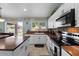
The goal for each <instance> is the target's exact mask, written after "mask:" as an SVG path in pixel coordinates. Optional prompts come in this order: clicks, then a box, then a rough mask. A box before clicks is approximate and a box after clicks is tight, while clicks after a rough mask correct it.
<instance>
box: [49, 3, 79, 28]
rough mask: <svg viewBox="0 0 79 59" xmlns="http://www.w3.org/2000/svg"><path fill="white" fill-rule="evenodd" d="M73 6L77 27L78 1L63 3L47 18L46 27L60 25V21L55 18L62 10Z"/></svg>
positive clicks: (78, 16) (78, 15)
mask: <svg viewBox="0 0 79 59" xmlns="http://www.w3.org/2000/svg"><path fill="white" fill-rule="evenodd" d="M73 8H75V20H76V26H77V27H79V20H78V19H79V4H78V3H76V4H75V3H64V4H62V5H61V6H60V7H59V9H58V10H57V11H56V12H55V13H54V14H53V15H52V16H51V17H50V18H49V19H48V28H57V27H59V26H60V27H61V26H62V25H61V24H60V23H57V22H56V19H57V18H58V17H60V16H61V15H62V13H63V12H66V11H68V10H70V9H73Z"/></svg>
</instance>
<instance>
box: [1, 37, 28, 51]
mask: <svg viewBox="0 0 79 59" xmlns="http://www.w3.org/2000/svg"><path fill="white" fill-rule="evenodd" d="M28 38H29V36H25V39H22V42H19V43H17V44H16V41H15V36H10V37H7V38H3V39H0V51H14V50H15V49H17V48H18V47H19V46H20V45H21V44H23V43H24V42H25V41H26V40H27V39H28Z"/></svg>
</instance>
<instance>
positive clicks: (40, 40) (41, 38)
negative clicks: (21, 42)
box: [29, 35, 47, 44]
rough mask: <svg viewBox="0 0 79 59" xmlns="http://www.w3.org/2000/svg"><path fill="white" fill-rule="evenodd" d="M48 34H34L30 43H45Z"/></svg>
mask: <svg viewBox="0 0 79 59" xmlns="http://www.w3.org/2000/svg"><path fill="white" fill-rule="evenodd" d="M46 39H47V38H46V36H44V35H33V36H31V37H30V38H29V43H30V44H45V43H46Z"/></svg>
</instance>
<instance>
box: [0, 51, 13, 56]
mask: <svg viewBox="0 0 79 59" xmlns="http://www.w3.org/2000/svg"><path fill="white" fill-rule="evenodd" d="M0 56H12V51H0Z"/></svg>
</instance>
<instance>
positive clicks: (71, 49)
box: [62, 46, 79, 56]
mask: <svg viewBox="0 0 79 59" xmlns="http://www.w3.org/2000/svg"><path fill="white" fill-rule="evenodd" d="M62 48H63V49H64V50H65V51H66V52H67V53H69V54H70V55H71V56H79V46H62Z"/></svg>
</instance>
